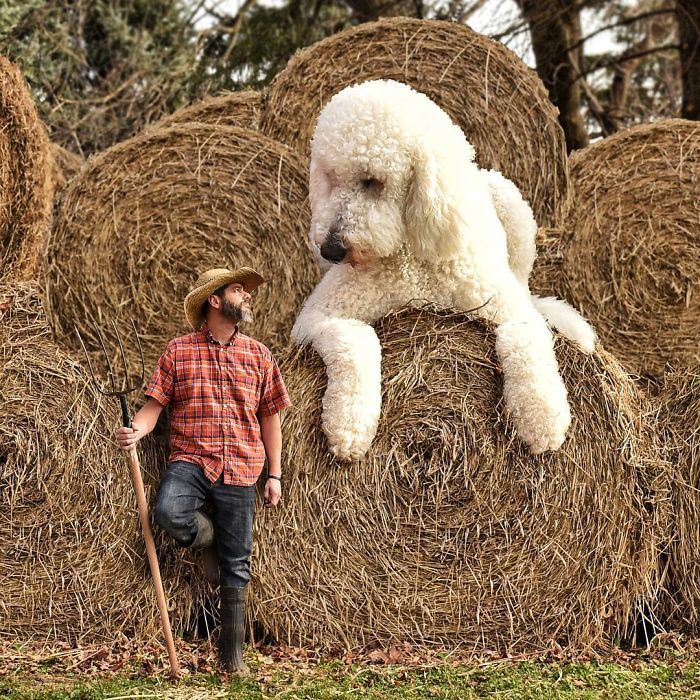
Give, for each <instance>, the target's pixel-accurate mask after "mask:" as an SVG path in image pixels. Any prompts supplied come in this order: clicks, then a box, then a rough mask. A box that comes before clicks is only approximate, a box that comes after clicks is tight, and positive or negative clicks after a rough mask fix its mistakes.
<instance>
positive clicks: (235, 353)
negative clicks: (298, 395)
mask: <svg viewBox="0 0 700 700" xmlns="http://www.w3.org/2000/svg"><path fill="white" fill-rule="evenodd" d="M146 396H150V397H152V398H154V399H155V400H156V401H158V403H160V404H161V405H163V406H168V405H170V461H171V462H172V461H175V460H180V459H181V460H185V461H187V462H191V463H193V464H198V465H199V466H200V467H201V468H202V469H203V470H204V474H205V476H206V477H207V478H208V479H209V480H210V481H212V482H214V481H216V480H217V479H218V478H219V477H220V476H221V474H222V473H223V475H224V483H225V484H235V485H237V486H249V485H251V484H254V483H255V482H256V481H257V479H258V477H259V476H260V472H261V471H262V469H263V465H264V463H265V447H264V445H263V443H262V439H261V436H260V423H259V422H258V416H270V415H272V414H274V413H277V412H278V411H281V410H282V409H283V408H286V407H287V406H290V405H291V401H290V399H289V395H288V394H287V389H286V388H285V386H284V382H283V381H282V375H281V374H280V371H279V368H278V367H277V364H276V363H275V360H274V359H273V357H272V353H270V351H269V350H268V349H267V348H266V347H265V346H264V345H263V344H262V343H259V342H258V341H257V340H254V339H253V338H249V337H248V336H246V335H243V334H242V333H239V332H238V331H236V332H235V333H234V335H233V336H232V337H231V340H229V342H228V343H227V344H225V345H220V344H219V343H218V342H217V341H216V340H214V338H213V337H212V335H211V333H210V332H209V331H208V330H207V328H206V326H203V327H202V329H201V330H198V331H196V332H194V333H190V334H189V335H185V336H183V337H181V338H175V339H174V340H171V341H170V342H169V343H168V345H167V347H166V348H165V352H164V353H163V354H162V355H161V357H160V359H159V360H158V364H157V366H156V368H155V370H154V372H153V375H152V377H151V380H150V382H149V385H148V388H147V389H146Z"/></svg>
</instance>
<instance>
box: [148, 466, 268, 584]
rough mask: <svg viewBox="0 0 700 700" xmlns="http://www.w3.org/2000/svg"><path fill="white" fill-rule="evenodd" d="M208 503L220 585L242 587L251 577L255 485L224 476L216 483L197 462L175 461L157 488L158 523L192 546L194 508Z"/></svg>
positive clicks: (181, 544) (180, 541)
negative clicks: (236, 482) (230, 480)
mask: <svg viewBox="0 0 700 700" xmlns="http://www.w3.org/2000/svg"><path fill="white" fill-rule="evenodd" d="M205 503H206V504H207V505H209V506H211V519H212V523H213V525H214V534H215V537H214V543H215V544H216V549H217V552H218V555H219V580H220V585H221V586H231V587H233V588H243V587H244V586H246V585H247V584H248V581H250V553H251V550H252V548H253V518H254V515H255V486H254V485H253V486H231V485H227V484H224V481H223V477H220V478H219V480H218V481H217V482H216V483H212V482H211V481H209V479H207V477H206V476H204V472H203V471H202V469H201V468H200V467H198V466H197V465H196V464H190V463H189V462H182V461H175V462H172V463H171V464H170V466H169V467H168V470H167V471H166V473H165V476H164V477H163V480H162V481H161V484H160V491H159V492H158V499H157V501H156V512H155V518H156V522H157V523H158V525H160V527H162V528H163V529H164V530H165V531H166V532H168V533H169V534H170V535H171V536H172V537H173V538H174V539H175V541H176V542H177V543H178V544H179V545H180V546H181V547H188V546H189V545H191V544H192V543H193V542H194V539H195V537H196V535H197V524H196V521H195V517H194V513H195V511H196V510H199V509H201V508H202V507H203V506H204V505H205Z"/></svg>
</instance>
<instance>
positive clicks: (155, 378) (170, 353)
mask: <svg viewBox="0 0 700 700" xmlns="http://www.w3.org/2000/svg"><path fill="white" fill-rule="evenodd" d="M174 390H175V346H174V344H173V343H169V344H168V346H167V347H166V348H165V352H164V353H163V354H162V355H161V356H160V359H159V360H158V364H157V365H156V368H155V369H154V370H153V374H152V375H151V379H150V381H149V382H148V387H147V388H146V396H149V397H151V398H153V399H155V400H156V401H157V402H158V403H159V404H161V406H167V405H168V404H169V403H170V401H171V400H172V398H173V393H174Z"/></svg>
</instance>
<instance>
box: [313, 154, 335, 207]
mask: <svg viewBox="0 0 700 700" xmlns="http://www.w3.org/2000/svg"><path fill="white" fill-rule="evenodd" d="M330 191H331V184H330V181H329V180H328V176H327V175H326V173H325V172H323V169H322V168H321V167H320V166H319V164H318V161H317V160H316V158H312V159H311V163H310V164H309V204H311V212H312V213H313V212H314V211H315V210H316V207H318V205H319V204H321V202H324V201H325V200H326V199H327V198H328V195H329V194H330Z"/></svg>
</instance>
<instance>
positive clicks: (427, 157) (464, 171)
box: [404, 137, 477, 262]
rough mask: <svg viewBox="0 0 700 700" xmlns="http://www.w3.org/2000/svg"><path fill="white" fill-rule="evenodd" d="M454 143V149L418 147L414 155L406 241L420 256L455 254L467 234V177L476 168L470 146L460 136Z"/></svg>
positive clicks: (407, 206)
mask: <svg viewBox="0 0 700 700" xmlns="http://www.w3.org/2000/svg"><path fill="white" fill-rule="evenodd" d="M454 145H455V149H454V150H451V149H448V148H444V149H439V150H431V149H429V148H425V149H423V148H421V149H420V150H419V151H418V152H417V153H416V154H415V157H414V162H413V175H412V178H411V181H410V183H409V188H408V194H407V197H406V205H405V210H404V216H405V221H406V232H407V235H408V239H409V243H410V245H411V247H412V249H413V252H414V254H415V255H416V257H418V258H420V259H423V260H430V261H433V262H434V261H436V260H445V259H450V258H452V257H454V256H456V255H457V254H458V253H459V250H460V247H461V241H462V240H463V237H464V236H465V235H466V228H467V227H468V224H467V220H466V216H468V213H467V212H468V211H469V206H470V205H469V202H467V201H466V200H467V199H469V198H470V197H469V190H470V188H469V185H468V182H467V181H468V180H469V179H472V178H473V177H474V174H475V173H476V172H477V169H476V166H475V165H474V163H473V159H474V149H473V148H472V146H471V145H470V144H469V143H467V142H466V140H465V139H464V138H463V137H462V139H461V143H457V144H454ZM465 185H466V186H465ZM465 214H466V216H465Z"/></svg>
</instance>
